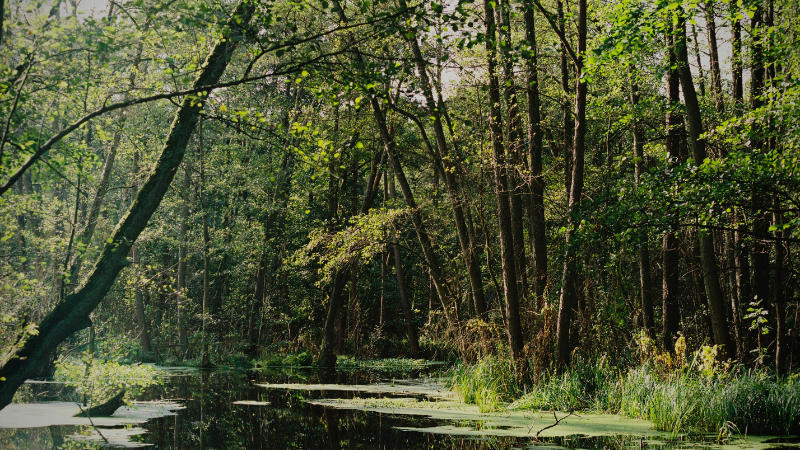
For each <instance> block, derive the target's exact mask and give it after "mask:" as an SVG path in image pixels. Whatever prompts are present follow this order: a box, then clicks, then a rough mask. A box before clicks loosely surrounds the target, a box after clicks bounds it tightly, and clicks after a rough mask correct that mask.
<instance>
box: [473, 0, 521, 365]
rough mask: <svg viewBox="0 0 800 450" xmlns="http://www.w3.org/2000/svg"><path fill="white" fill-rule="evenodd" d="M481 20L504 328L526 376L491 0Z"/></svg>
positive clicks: (518, 363) (484, 6)
mask: <svg viewBox="0 0 800 450" xmlns="http://www.w3.org/2000/svg"><path fill="white" fill-rule="evenodd" d="M483 9H484V20H485V23H486V35H487V40H486V51H487V53H488V57H487V59H488V64H487V69H488V72H489V74H488V75H489V104H490V115H491V117H490V120H489V126H490V128H491V135H492V151H493V154H494V179H495V195H496V197H497V211H498V212H497V220H498V222H499V228H500V260H501V261H502V270H503V291H504V297H505V301H506V320H507V326H506V331H507V334H508V343H509V346H510V347H511V356H512V358H513V359H514V363H515V366H516V367H517V376H518V377H521V378H524V377H526V376H527V367H526V365H525V359H524V355H523V353H522V352H523V346H524V342H523V337H522V325H521V322H520V317H519V290H518V283H517V274H516V262H515V261H514V235H513V230H512V225H511V204H510V202H509V187H508V173H507V168H508V159H507V157H506V152H505V147H504V144H503V125H502V119H501V112H500V83H499V80H498V75H497V56H496V53H497V52H496V48H495V40H496V24H495V20H494V14H495V13H494V2H492V1H490V0H484V2H483Z"/></svg>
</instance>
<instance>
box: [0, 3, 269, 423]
mask: <svg viewBox="0 0 800 450" xmlns="http://www.w3.org/2000/svg"><path fill="white" fill-rule="evenodd" d="M254 9H255V8H254V5H253V4H251V3H240V4H238V5H237V6H236V8H235V9H234V10H233V11H232V14H231V17H232V18H231V19H230V20H229V22H228V24H227V27H226V31H225V34H224V39H221V40H219V41H217V43H216V44H215V45H214V47H213V48H212V50H211V52H210V53H209V55H208V57H207V58H206V61H205V62H204V64H203V66H202V69H201V72H200V75H199V76H198V77H197V79H196V80H195V82H194V85H195V86H196V87H203V86H209V85H211V84H214V83H216V82H217V81H218V80H219V78H220V77H221V76H222V73H223V72H224V71H225V68H226V67H227V65H228V62H229V61H230V59H231V56H232V54H233V51H234V50H235V49H236V47H237V46H238V43H239V42H240V40H241V36H242V32H241V26H243V25H246V24H247V23H249V22H250V19H251V17H252V15H253V11H254ZM192 103H193V100H192V99H189V98H186V99H184V100H183V102H182V104H181V107H180V108H179V109H178V111H177V112H176V114H175V119H174V121H173V123H172V127H171V128H170V131H169V134H168V135H167V138H166V141H165V143H164V146H163V147H162V150H161V154H160V156H159V158H158V161H157V162H156V165H155V167H154V168H153V171H152V172H151V174H150V176H149V177H148V178H147V180H146V181H145V183H144V185H143V186H142V188H141V189H140V190H139V193H138V194H137V196H136V201H135V202H134V203H133V204H132V205H131V206H130V207H129V208H128V211H127V213H126V214H125V215H124V216H123V217H122V218H121V219H120V222H119V223H118V224H117V227H116V228H115V229H114V232H113V233H112V235H111V238H110V241H109V242H108V243H107V244H106V245H105V246H104V247H103V251H102V252H101V254H100V256H99V258H98V259H97V262H96V263H95V266H94V268H93V270H92V272H91V273H90V274H89V276H88V278H87V279H86V281H85V282H84V283H83V285H82V286H81V287H80V288H79V289H78V290H77V291H76V292H75V293H74V294H70V295H68V296H66V298H65V299H64V300H63V301H62V302H60V303H58V304H57V305H56V307H55V308H54V309H53V310H52V311H51V312H50V313H49V314H48V315H47V316H46V317H45V318H44V320H42V322H41V324H40V326H39V334H38V335H36V336H33V337H31V338H30V339H29V340H28V341H27V342H25V345H23V346H22V348H21V349H20V350H19V351H18V352H17V353H16V357H15V358H14V359H11V360H9V361H7V362H6V363H5V364H4V365H3V367H2V368H0V379H4V380H5V381H2V382H0V408H2V407H5V406H6V405H8V404H9V403H10V402H11V399H12V397H13V396H14V393H15V392H16V390H17V388H18V387H19V386H20V385H22V383H23V382H24V381H25V380H26V379H28V378H29V377H31V376H35V374H36V373H37V372H38V371H39V369H40V368H41V366H42V365H43V364H45V363H46V361H47V360H48V359H49V358H50V355H52V354H53V353H54V352H55V350H56V348H57V346H58V345H59V344H61V343H62V342H63V341H64V340H65V339H67V338H68V337H69V336H70V335H72V334H73V333H75V332H76V331H78V330H80V329H83V328H85V327H87V326H89V324H90V321H89V314H90V313H91V312H92V311H93V310H94V309H95V308H96V307H97V305H98V304H99V303H100V302H101V301H102V300H103V298H104V297H105V295H106V294H107V293H108V292H109V290H110V289H111V286H112V285H113V284H114V281H115V280H116V278H117V275H119V272H120V271H121V270H122V269H123V268H125V267H126V266H127V265H128V264H129V262H128V260H127V255H128V252H129V250H130V247H131V245H133V243H134V242H135V241H136V238H137V237H138V236H139V234H140V233H141V232H142V230H144V228H145V226H147V222H148V220H149V219H150V217H151V216H152V215H153V213H154V212H155V210H156V209H157V208H158V206H159V204H160V203H161V199H162V198H163V197H164V194H165V193H166V192H167V189H168V188H169V186H170V184H171V182H172V179H173V178H174V176H175V173H176V172H177V170H178V167H179V166H180V164H181V161H182V160H183V155H184V153H185V151H186V145H187V143H188V142H189V138H190V137H191V134H192V132H193V131H194V129H195V126H196V124H197V121H198V118H199V109H198V108H197V106H196V105H193V104H192Z"/></svg>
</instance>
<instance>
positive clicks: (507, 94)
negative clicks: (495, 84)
mask: <svg viewBox="0 0 800 450" xmlns="http://www.w3.org/2000/svg"><path fill="white" fill-rule="evenodd" d="M499 5H500V8H499V11H498V12H499V14H497V16H498V17H499V19H500V20H498V23H499V24H500V27H499V28H500V31H499V35H500V41H499V42H500V43H501V44H500V50H501V56H502V62H503V64H502V66H503V86H504V88H503V97H504V100H505V101H506V109H507V119H508V120H506V133H505V139H504V142H506V143H507V144H506V150H507V153H506V154H507V164H508V168H507V174H508V185H509V202H510V207H511V235H512V237H513V239H514V240H513V244H512V249H513V251H514V261H515V262H516V264H517V265H516V267H515V273H516V275H517V292H518V293H519V299H520V301H522V300H523V299H525V297H526V296H527V292H528V278H527V273H528V261H527V259H526V256H525V232H524V218H523V217H524V212H523V202H524V198H523V195H524V190H525V189H524V188H525V187H526V186H525V184H524V183H523V182H522V180H521V179H520V177H519V175H518V173H527V172H528V168H527V167H526V164H525V160H524V158H523V156H522V155H523V149H524V147H525V143H524V142H523V139H522V117H521V116H520V114H519V103H518V102H517V85H516V82H515V81H514V61H513V58H512V56H511V39H512V37H511V28H512V27H513V24H512V23H511V13H510V12H509V9H510V8H511V6H510V4H509V2H508V0H502V1H500V2H499Z"/></svg>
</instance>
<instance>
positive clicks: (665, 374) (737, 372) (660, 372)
mask: <svg viewBox="0 0 800 450" xmlns="http://www.w3.org/2000/svg"><path fill="white" fill-rule="evenodd" d="M677 347H678V352H677V353H674V354H663V353H658V352H656V351H650V354H649V355H645V356H643V358H642V361H641V364H640V365H638V366H636V367H633V368H628V369H621V368H616V367H613V366H611V365H610V364H608V363H607V362H605V361H603V360H601V361H597V362H591V361H585V360H581V359H580V358H575V359H574V360H573V364H572V366H571V368H570V369H569V370H567V371H565V372H564V373H562V374H560V375H556V374H551V375H549V376H546V377H544V379H543V380H542V381H540V382H539V383H537V384H535V385H534V386H532V387H529V388H528V392H527V393H526V394H525V395H522V396H520V394H521V393H522V388H521V387H520V386H518V385H517V384H516V383H515V382H514V381H513V380H514V376H513V374H514V372H513V366H512V364H511V361H510V360H509V359H508V358H498V357H489V358H485V359H483V360H481V361H480V362H478V363H477V364H475V365H471V366H459V367H457V368H455V369H453V371H452V372H451V376H450V388H451V389H452V390H453V391H455V392H456V393H457V394H458V395H459V397H460V398H461V400H462V401H463V402H464V403H470V404H475V405H477V406H478V408H479V409H480V410H481V411H482V412H485V411H498V410H503V409H507V410H546V411H593V412H599V413H611V414H621V415H624V416H628V417H634V418H639V419H645V420H650V421H652V422H653V424H654V426H655V429H656V430H659V431H667V432H671V433H674V434H685V433H716V434H718V436H719V438H720V439H722V440H725V439H728V438H731V437H734V436H738V435H747V434H751V435H788V434H797V433H800V374H795V375H792V376H789V377H783V378H779V377H777V376H776V375H775V374H773V373H770V372H766V371H763V370H760V371H759V370H752V369H745V368H744V367H741V366H731V365H729V364H723V363H719V362H717V361H716V359H715V356H716V355H715V351H714V348H713V347H703V348H701V349H700V350H698V351H697V352H695V354H694V359H693V361H692V362H691V363H687V359H686V358H685V346H682V343H681V342H680V341H679V345H678V346H677ZM515 398H516V400H514V399H515ZM511 400H514V401H513V402H512V403H511V404H508V403H507V402H509V401H511Z"/></svg>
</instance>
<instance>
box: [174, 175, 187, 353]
mask: <svg viewBox="0 0 800 450" xmlns="http://www.w3.org/2000/svg"><path fill="white" fill-rule="evenodd" d="M180 195H182V196H183V199H182V200H181V219H180V220H181V225H180V230H179V231H178V286H177V289H178V296H177V305H178V309H177V314H178V348H179V349H180V358H181V359H186V358H188V356H189V332H188V330H187V329H186V328H187V327H186V301H187V300H186V253H187V245H186V239H187V238H186V232H187V231H188V229H189V172H188V169H187V171H185V172H184V176H183V180H182V183H181V194H180Z"/></svg>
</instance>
